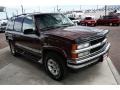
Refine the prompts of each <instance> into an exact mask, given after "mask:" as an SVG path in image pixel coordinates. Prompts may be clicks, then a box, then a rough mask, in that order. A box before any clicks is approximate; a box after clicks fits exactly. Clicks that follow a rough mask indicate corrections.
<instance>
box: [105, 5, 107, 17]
mask: <svg viewBox="0 0 120 90" xmlns="http://www.w3.org/2000/svg"><path fill="white" fill-rule="evenodd" d="M106 15H107V5H105V16H106Z"/></svg>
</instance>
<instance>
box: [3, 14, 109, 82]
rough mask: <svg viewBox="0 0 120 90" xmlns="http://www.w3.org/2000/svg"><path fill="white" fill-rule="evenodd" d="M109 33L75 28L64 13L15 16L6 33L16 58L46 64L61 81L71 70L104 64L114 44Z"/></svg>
mask: <svg viewBox="0 0 120 90" xmlns="http://www.w3.org/2000/svg"><path fill="white" fill-rule="evenodd" d="M107 33H108V30H102V29H96V28H92V27H85V26H75V25H74V24H73V22H72V21H71V20H70V19H68V18H67V17H65V16H64V15H63V14H60V13H41V14H24V15H19V16H15V17H12V18H11V19H10V20H9V22H8V25H7V29H6V31H5V35H6V39H7V41H8V43H9V46H10V50H11V53H12V54H13V55H17V54H22V55H25V56H29V57H30V58H32V59H33V60H35V61H37V62H39V63H42V64H43V66H44V67H45V70H46V72H47V73H48V75H49V76H50V77H52V78H53V79H55V80H61V79H63V77H64V76H65V74H66V71H67V70H68V68H72V69H79V68H82V67H85V66H88V65H90V64H93V63H97V62H100V61H103V59H104V56H105V55H106V54H107V52H108V50H109V47H110V44H109V43H108V42H107V39H106V34H107Z"/></svg>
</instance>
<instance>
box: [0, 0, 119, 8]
mask: <svg viewBox="0 0 120 90" xmlns="http://www.w3.org/2000/svg"><path fill="white" fill-rule="evenodd" d="M21 4H22V5H23V6H25V7H31V6H53V5H57V4H58V5H105V4H107V5H108V4H112V5H115V4H117V5H120V0H0V6H6V7H16V6H19V5H21Z"/></svg>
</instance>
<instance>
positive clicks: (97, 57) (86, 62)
mask: <svg viewBox="0 0 120 90" xmlns="http://www.w3.org/2000/svg"><path fill="white" fill-rule="evenodd" d="M109 48H110V43H108V44H107V45H106V47H105V49H104V50H103V51H102V52H99V53H97V54H96V55H93V56H91V57H89V58H86V59H82V60H81V59H77V60H76V63H69V62H68V63H67V66H68V67H70V68H73V69H79V68H82V67H85V66H88V65H90V64H93V63H96V62H98V61H99V60H100V59H101V57H102V56H103V55H104V54H106V53H107V52H108V51H109ZM102 59H103V58H102ZM68 61H70V60H68Z"/></svg>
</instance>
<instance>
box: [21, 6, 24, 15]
mask: <svg viewBox="0 0 120 90" xmlns="http://www.w3.org/2000/svg"><path fill="white" fill-rule="evenodd" d="M21 10H22V14H23V13H24V9H23V5H21Z"/></svg>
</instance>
